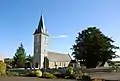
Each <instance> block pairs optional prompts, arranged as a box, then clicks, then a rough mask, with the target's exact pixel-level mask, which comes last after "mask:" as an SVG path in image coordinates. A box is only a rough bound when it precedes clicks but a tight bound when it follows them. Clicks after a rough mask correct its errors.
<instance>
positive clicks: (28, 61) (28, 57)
mask: <svg viewBox="0 0 120 81" xmlns="http://www.w3.org/2000/svg"><path fill="white" fill-rule="evenodd" d="M32 62H33V57H32V56H31V55H28V56H27V57H26V67H27V68H32Z"/></svg>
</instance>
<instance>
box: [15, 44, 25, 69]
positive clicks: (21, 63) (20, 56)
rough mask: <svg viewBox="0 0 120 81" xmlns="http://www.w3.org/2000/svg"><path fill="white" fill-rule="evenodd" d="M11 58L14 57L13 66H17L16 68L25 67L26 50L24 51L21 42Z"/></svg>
mask: <svg viewBox="0 0 120 81" xmlns="http://www.w3.org/2000/svg"><path fill="white" fill-rule="evenodd" d="M13 59H14V61H13V64H14V67H17V68H24V67H25V59H26V52H25V49H24V47H23V45H22V43H21V44H20V46H19V47H18V49H17V51H16V53H15V56H14V57H13Z"/></svg>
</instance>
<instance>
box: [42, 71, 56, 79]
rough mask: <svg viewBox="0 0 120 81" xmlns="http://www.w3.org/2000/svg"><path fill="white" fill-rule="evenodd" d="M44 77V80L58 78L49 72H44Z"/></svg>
mask: <svg viewBox="0 0 120 81" xmlns="http://www.w3.org/2000/svg"><path fill="white" fill-rule="evenodd" d="M42 77H43V78H56V76H54V75H53V74H51V73H49V72H44V73H43V76H42Z"/></svg>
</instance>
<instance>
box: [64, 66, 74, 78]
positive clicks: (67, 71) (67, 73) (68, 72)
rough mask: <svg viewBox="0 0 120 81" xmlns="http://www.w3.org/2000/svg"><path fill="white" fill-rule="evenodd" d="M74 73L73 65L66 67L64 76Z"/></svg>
mask: <svg viewBox="0 0 120 81" xmlns="http://www.w3.org/2000/svg"><path fill="white" fill-rule="evenodd" d="M73 73H74V71H73V67H71V66H70V67H68V68H67V70H66V76H71V75H72V74H73Z"/></svg>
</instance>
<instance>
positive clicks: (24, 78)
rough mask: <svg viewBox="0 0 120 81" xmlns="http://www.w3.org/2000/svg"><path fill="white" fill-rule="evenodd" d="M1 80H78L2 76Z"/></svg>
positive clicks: (69, 80)
mask: <svg viewBox="0 0 120 81" xmlns="http://www.w3.org/2000/svg"><path fill="white" fill-rule="evenodd" d="M0 81H77V80H71V79H43V78H36V77H0Z"/></svg>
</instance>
